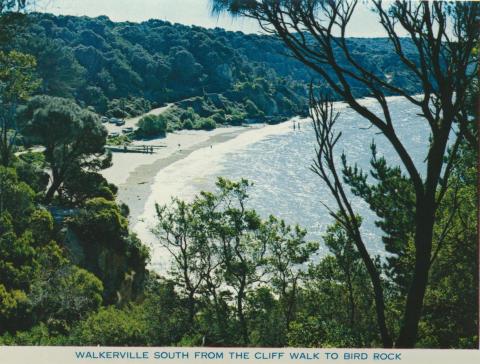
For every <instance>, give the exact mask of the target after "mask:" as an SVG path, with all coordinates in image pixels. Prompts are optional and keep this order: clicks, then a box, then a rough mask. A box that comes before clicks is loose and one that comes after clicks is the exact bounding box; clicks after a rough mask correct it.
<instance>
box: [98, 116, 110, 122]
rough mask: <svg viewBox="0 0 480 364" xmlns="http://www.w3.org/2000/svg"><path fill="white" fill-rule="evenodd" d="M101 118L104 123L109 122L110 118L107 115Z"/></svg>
mask: <svg viewBox="0 0 480 364" xmlns="http://www.w3.org/2000/svg"><path fill="white" fill-rule="evenodd" d="M100 120H101V122H102V123H108V121H109V119H108V118H107V117H106V116H102V117H101V118H100Z"/></svg>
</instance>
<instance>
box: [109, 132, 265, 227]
mask: <svg viewBox="0 0 480 364" xmlns="http://www.w3.org/2000/svg"><path fill="white" fill-rule="evenodd" d="M261 127H262V125H255V126H242V127H222V128H217V129H215V130H212V131H203V130H202V131H179V132H175V133H169V134H168V135H167V136H166V137H165V138H160V139H152V140H149V141H147V142H145V141H141V142H140V141H139V142H133V143H132V145H135V144H142V145H158V144H161V145H162V146H163V147H162V148H160V149H158V151H157V152H156V153H152V154H144V153H123V152H118V153H114V154H113V161H112V166H111V167H110V168H108V169H105V170H104V171H102V175H103V176H104V177H105V178H106V179H107V180H108V181H109V182H110V183H114V184H115V185H117V187H118V193H117V200H118V201H120V202H122V203H125V204H126V205H128V207H129V209H130V224H131V226H134V225H135V224H136V223H137V221H138V218H139V216H140V215H141V214H142V213H143V211H144V206H145V203H146V201H147V199H148V197H149V196H150V193H151V189H152V185H153V184H154V182H155V177H156V175H157V173H158V172H159V171H161V170H162V169H164V168H166V167H168V166H170V165H171V164H173V163H175V162H177V161H180V160H182V159H184V158H186V157H188V156H189V155H190V154H191V153H193V152H195V151H197V150H199V149H202V148H208V147H212V148H213V146H215V145H217V144H220V143H223V142H226V141H228V140H231V139H233V138H235V137H236V136H238V135H240V134H242V133H244V132H246V131H249V130H252V129H259V128H261Z"/></svg>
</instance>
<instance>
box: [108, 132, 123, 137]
mask: <svg viewBox="0 0 480 364" xmlns="http://www.w3.org/2000/svg"><path fill="white" fill-rule="evenodd" d="M119 135H120V133H118V132H116V131H113V132H111V133H109V134H108V137H109V138H115V137H118V136H119Z"/></svg>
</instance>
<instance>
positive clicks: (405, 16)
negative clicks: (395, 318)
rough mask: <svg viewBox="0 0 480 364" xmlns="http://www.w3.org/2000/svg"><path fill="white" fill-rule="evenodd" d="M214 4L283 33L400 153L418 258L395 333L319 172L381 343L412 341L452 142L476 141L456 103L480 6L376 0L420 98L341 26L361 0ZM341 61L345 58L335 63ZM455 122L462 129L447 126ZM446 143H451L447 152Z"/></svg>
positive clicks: (228, 0) (351, 226)
mask: <svg viewBox="0 0 480 364" xmlns="http://www.w3.org/2000/svg"><path fill="white" fill-rule="evenodd" d="M213 4H214V10H216V11H222V10H228V11H230V12H231V13H233V14H240V15H245V16H248V17H252V18H254V19H257V20H258V21H259V23H260V25H261V26H262V27H263V29H265V30H266V31H267V32H269V33H271V34H274V35H276V36H278V37H280V38H281V39H282V40H283V42H284V43H285V45H286V46H287V47H288V48H289V49H290V51H291V52H292V54H293V56H294V57H295V58H297V59H298V60H300V61H301V62H302V63H304V64H305V65H307V66H308V67H309V68H311V69H312V70H313V71H315V72H316V73H317V74H318V75H319V76H321V78H322V79H323V80H324V82H325V83H326V84H327V85H328V87H329V88H330V89H331V90H333V92H334V93H335V94H336V95H338V96H340V97H341V98H342V99H343V100H345V101H346V102H347V103H348V105H349V106H350V107H351V108H352V109H353V110H355V111H356V112H357V113H358V114H359V115H361V116H362V117H364V118H365V119H367V120H368V121H369V122H370V123H371V124H372V126H373V127H375V128H377V129H378V130H379V131H380V132H381V133H382V134H383V135H384V136H385V137H386V138H387V140H388V141H389V142H390V144H391V145H392V147H393V149H394V150H395V152H396V154H397V155H398V157H399V158H400V160H401V162H402V164H403V167H404V168H405V170H406V172H407V176H408V182H409V183H410V184H411V186H412V188H413V190H414V196H415V197H414V219H413V225H414V227H413V236H414V239H413V240H414V257H413V267H412V274H411V279H410V282H409V286H408V290H407V297H406V303H405V307H404V313H403V319H402V321H401V324H400V326H401V328H400V332H399V333H398V336H397V337H396V338H393V337H392V332H390V330H389V329H388V328H387V326H386V322H385V312H384V307H385V299H384V295H383V287H382V283H381V279H380V272H379V271H378V269H377V267H375V265H374V264H373V262H372V259H371V257H370V255H369V253H368V250H367V248H366V246H365V244H364V241H363V239H362V236H361V233H360V231H359V223H358V221H357V219H356V215H355V213H354V211H353V209H352V208H351V204H350V203H349V201H348V198H347V197H346V195H345V193H344V191H343V188H342V187H341V185H342V183H341V182H342V181H341V177H339V176H338V175H336V174H335V173H334V174H333V180H332V179H331V176H332V175H330V177H328V176H327V175H324V176H323V177H324V178H323V179H324V180H327V179H328V180H329V181H330V182H331V183H332V187H333V190H334V191H336V194H337V196H336V198H337V202H338V204H339V207H340V213H336V212H335V213H333V215H334V216H335V217H336V218H337V220H338V221H339V222H341V223H343V225H344V226H345V227H346V228H347V230H348V231H349V234H350V235H351V236H354V237H355V243H356V247H357V249H358V250H359V252H360V253H361V256H362V259H363V261H364V264H365V265H366V268H367V270H368V272H369V274H370V277H371V281H372V284H373V287H374V292H375V302H376V309H377V317H378V325H379V328H380V333H381V336H382V341H383V345H384V346H385V347H391V346H393V345H395V346H396V347H413V346H414V345H415V343H416V340H417V333H418V323H419V320H420V317H421V314H422V307H423V300H424V296H425V291H426V288H427V284H428V276H429V270H430V266H431V259H432V254H433V253H432V249H433V231H434V225H435V216H436V213H437V209H438V206H439V205H440V204H441V203H442V200H443V198H444V196H445V191H446V189H447V187H448V180H449V175H450V173H451V170H452V166H453V164H454V161H455V159H456V157H457V152H456V150H457V149H458V148H457V147H455V146H457V145H458V144H459V143H460V142H461V141H462V140H463V139H465V138H467V139H471V140H475V136H474V135H472V134H471V132H470V131H471V129H470V128H469V127H468V120H469V119H468V118H466V117H463V113H462V109H463V107H464V105H465V98H466V94H467V89H468V86H469V84H470V83H471V81H472V79H473V78H474V77H476V67H477V64H476V61H475V60H474V59H473V58H472V57H471V54H472V50H473V48H474V46H475V44H476V41H477V39H478V26H477V23H476V22H477V21H476V17H477V15H478V9H479V4H478V3H474V2H452V3H447V2H428V1H418V2H410V1H402V0H397V1H395V2H393V3H389V4H388V5H385V4H384V3H383V2H382V1H381V0H375V1H373V2H372V6H373V8H374V10H375V12H376V13H377V15H378V18H379V23H380V24H381V25H382V26H383V28H384V30H385V32H386V35H387V37H388V40H389V42H390V44H391V46H392V47H393V48H394V50H395V54H396V56H397V58H398V59H399V60H400V61H401V62H402V63H403V64H404V65H405V66H406V67H407V68H408V69H409V71H410V75H411V77H414V78H415V79H417V80H418V81H419V82H420V83H421V85H422V89H423V92H422V95H420V96H418V97H414V96H412V95H411V94H410V92H409V91H408V90H407V89H405V88H404V87H403V85H399V84H395V83H393V82H389V80H388V79H387V78H386V77H383V76H379V75H378V73H376V72H375V71H374V69H373V67H372V66H371V65H369V64H365V63H364V62H362V61H361V60H360V59H358V57H355V55H354V54H353V53H352V51H351V49H350V47H349V45H348V42H347V40H346V34H347V28H348V24H349V22H350V19H351V18H352V15H353V14H354V12H355V9H356V7H357V5H358V1H356V0H352V1H349V0H345V1H334V0H326V1H320V0H318V1H316V0H298V1H293V0H274V1H272V0H244V1H242V0H214V2H213ZM399 28H403V30H404V31H406V33H407V34H408V36H409V38H410V39H411V41H412V43H413V45H414V49H415V52H414V53H412V52H407V51H406V49H405V42H404V40H403V39H402V38H401V37H400V36H399V33H398V30H399ZM343 61H345V62H346V63H341V62H343ZM355 83H357V84H361V85H362V86H364V87H366V88H367V89H368V90H369V92H370V93H371V96H372V97H373V98H374V100H375V101H376V103H377V104H378V105H379V106H380V108H381V110H382V113H381V114H380V115H379V114H378V113H374V112H373V111H372V109H371V108H370V107H369V106H368V105H364V104H362V103H360V102H359V101H358V100H357V99H356V97H355V96H356V95H355V92H354V88H353V86H352V85H354V84H355ZM392 93H394V94H398V95H402V96H404V97H405V98H406V99H407V100H408V101H410V102H411V104H412V105H413V106H414V107H415V108H419V111H420V112H419V122H420V121H422V122H425V123H426V124H427V125H428V127H429V128H430V131H431V137H430V141H429V145H428V153H427V158H426V173H425V174H424V175H423V176H422V174H421V173H420V171H419V166H417V165H415V163H414V161H413V158H412V156H411V154H410V153H409V151H408V149H407V148H406V146H405V144H404V141H403V140H401V139H400V136H399V135H398V133H397V130H396V129H395V120H393V118H392V115H391V113H390V108H389V105H388V101H387V99H386V96H387V95H388V94H392ZM312 101H313V103H312V104H313V105H312V106H315V105H318V102H317V100H312ZM325 113H327V114H328V113H330V112H329V111H328V109H325V108H324V112H323V115H319V114H318V113H317V116H319V117H318V119H322V118H324V119H325V120H327V119H328V116H325ZM314 116H315V115H314ZM327 124H328V123H327ZM317 125H318V126H319V127H320V128H319V129H318V130H319V131H320V134H323V137H321V138H319V144H320V146H321V148H324V149H323V152H322V153H320V154H319V158H318V160H319V164H318V165H317V167H319V166H320V165H323V166H324V167H325V168H326V169H331V170H332V171H334V170H335V167H334V166H333V168H330V167H331V166H330V161H328V159H329V157H328V156H327V159H326V160H325V159H324V157H325V156H326V155H327V154H329V153H330V152H331V151H332V150H333V146H334V144H335V141H336V140H335V139H332V138H330V137H329V135H328V133H329V132H326V133H323V132H321V129H322V128H323V126H322V122H320V123H318V124H317ZM452 128H453V129H456V130H458V131H457V132H454V133H453V132H452ZM323 129H324V128H323ZM330 131H331V130H330ZM452 134H453V135H452ZM318 135H319V134H318V133H317V137H318ZM449 142H451V143H452V145H453V146H454V147H453V148H452V152H451V153H448V155H447V149H448V148H447V147H448V145H449ZM321 148H319V149H321ZM322 160H323V161H322ZM332 161H333V159H332ZM446 161H447V162H446ZM319 172H320V174H323V172H321V171H319ZM333 190H332V191H333ZM403 244H407V241H404V242H403Z"/></svg>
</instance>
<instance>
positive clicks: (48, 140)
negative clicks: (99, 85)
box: [22, 96, 111, 202]
mask: <svg viewBox="0 0 480 364" xmlns="http://www.w3.org/2000/svg"><path fill="white" fill-rule="evenodd" d="M22 134H23V135H25V137H27V138H28V139H29V140H30V141H32V142H34V143H38V144H40V145H42V146H44V147H45V152H44V153H45V160H46V161H47V162H48V164H49V167H50V169H51V174H52V181H51V184H50V187H49V188H48V190H47V193H46V196H45V199H46V201H47V202H50V201H51V200H52V198H53V196H54V194H55V192H57V191H58V189H59V188H60V186H61V185H62V183H63V182H64V181H65V179H66V178H67V177H68V176H69V175H71V174H72V173H75V172H77V171H78V170H79V169H84V170H89V171H98V170H101V169H104V168H107V167H108V166H109V165H110V163H111V154H110V153H108V152H107V151H106V149H105V143H106V138H107V131H106V129H105V127H104V126H103V125H102V123H101V122H100V118H99V117H98V115H96V114H94V113H92V112H90V111H88V110H84V109H81V108H80V107H79V106H78V105H77V104H75V103H74V102H73V101H71V100H68V99H63V98H59V97H49V96H36V97H34V98H32V99H31V100H30V101H29V103H28V104H27V106H26V108H25V109H24V110H23V111H22Z"/></svg>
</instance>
